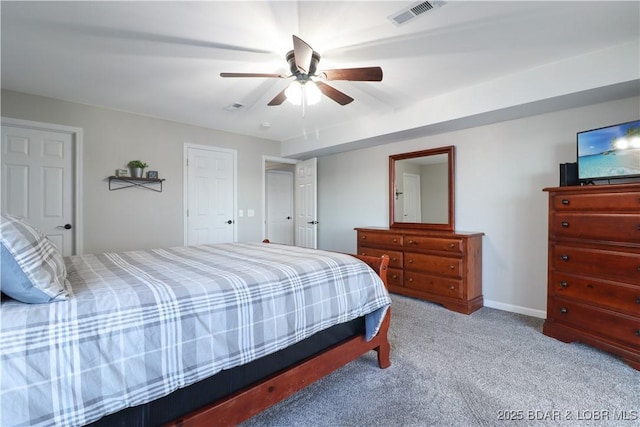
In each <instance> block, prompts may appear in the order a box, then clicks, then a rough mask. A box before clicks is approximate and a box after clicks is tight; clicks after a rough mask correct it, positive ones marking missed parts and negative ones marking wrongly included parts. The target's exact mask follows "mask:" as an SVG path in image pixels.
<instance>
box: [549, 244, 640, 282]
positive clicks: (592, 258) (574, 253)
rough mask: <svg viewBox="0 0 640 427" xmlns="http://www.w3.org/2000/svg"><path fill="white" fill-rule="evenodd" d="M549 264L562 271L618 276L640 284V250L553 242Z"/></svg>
mask: <svg viewBox="0 0 640 427" xmlns="http://www.w3.org/2000/svg"><path fill="white" fill-rule="evenodd" d="M550 256H551V259H550V265H551V267H552V268H554V269H555V270H556V271H558V272H561V273H570V274H571V273H573V274H579V275H581V276H589V277H595V278H603V279H609V280H617V281H621V282H624V283H630V284H634V285H640V254H639V253H633V252H616V251H609V250H600V249H591V248H586V247H579V246H572V245H560V244H556V245H551V247H550Z"/></svg>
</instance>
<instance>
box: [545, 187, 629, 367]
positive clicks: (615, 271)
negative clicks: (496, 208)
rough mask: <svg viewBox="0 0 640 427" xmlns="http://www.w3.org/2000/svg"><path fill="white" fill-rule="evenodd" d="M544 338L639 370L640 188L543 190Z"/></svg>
mask: <svg viewBox="0 0 640 427" xmlns="http://www.w3.org/2000/svg"><path fill="white" fill-rule="evenodd" d="M544 191H548V192H549V264H548V267H549V269H548V270H549V271H548V293H547V320H546V322H545V324H544V334H545V335H548V336H551V337H554V338H557V339H559V340H561V341H564V342H571V341H580V342H583V343H586V344H589V345H592V346H594V347H598V348H600V349H602V350H606V351H609V352H612V353H615V354H617V355H619V356H622V358H623V359H624V360H625V361H626V362H627V363H629V364H630V365H631V366H633V367H634V368H635V369H638V370H640V184H617V185H591V186H581V187H580V186H576V187H559V188H545V189H544Z"/></svg>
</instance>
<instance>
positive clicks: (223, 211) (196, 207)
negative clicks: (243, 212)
mask: <svg viewBox="0 0 640 427" xmlns="http://www.w3.org/2000/svg"><path fill="white" fill-rule="evenodd" d="M186 157H187V158H186V169H187V173H186V191H185V195H186V198H187V200H186V206H187V212H186V227H185V228H186V239H185V240H186V242H185V244H186V245H202V244H212V243H228V242H233V241H234V240H235V235H236V229H235V228H236V225H235V215H234V214H235V200H236V197H235V178H236V172H235V168H236V152H235V151H231V150H221V149H214V148H208V147H205V148H197V147H194V146H188V147H186Z"/></svg>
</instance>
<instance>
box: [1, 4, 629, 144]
mask: <svg viewBox="0 0 640 427" xmlns="http://www.w3.org/2000/svg"><path fill="white" fill-rule="evenodd" d="M411 4H414V2H405V1H387V2H378V1H337V2H328V1H318V2H315V1H255V2H249V1H232V2H221V1H212V2H183V1H180V2H168V1H161V2H148V1H147V2H111V1H103V2H97V1H92V2H8V1H2V3H1V15H2V27H1V30H2V88H4V89H10V90H15V91H20V92H26V93H32V94H36V95H43V96H48V97H53V98H58V99H63V100H69V101H74V102H79V103H85V104H91V105H97V106H104V107H108V108H113V109H118V110H123V111H128V112H134V113H140V114H145V115H149V116H154V117H159V118H164V119H169V120H175V121H178V122H183V123H189V124H195V125H199V126H205V127H208V128H214V129H221V130H225V131H230V132H234V133H239V134H245V135H252V136H257V137H262V138H268V139H273V140H277V141H285V142H286V141H295V140H296V139H300V138H302V137H306V135H309V134H314V135H316V138H318V139H321V137H319V136H318V135H324V134H326V135H331V132H330V131H329V130H330V129H340V128H346V127H348V126H350V125H351V124H353V125H354V126H356V127H357V123H359V120H360V119H361V118H362V117H367V118H368V120H369V121H370V122H371V121H375V120H376V119H377V118H379V119H380V121H381V122H382V121H383V119H385V118H388V117H389V116H392V115H394V114H398V112H399V111H410V110H411V108H412V107H415V108H417V107H418V106H420V105H424V103H425V102H428V100H430V99H440V100H441V101H440V102H442V99H444V98H443V97H446V96H447V94H450V93H452V92H456V91H460V90H464V89H465V88H469V87H473V86H477V85H481V84H483V83H484V82H489V81H494V80H496V79H499V78H501V77H503V76H509V75H517V74H518V73H522V72H523V71H525V70H536V69H539V68H540V67H543V66H545V65H547V64H552V63H555V62H558V61H565V60H567V58H573V57H579V56H583V55H586V54H589V53H590V52H599V51H602V50H605V49H607V48H610V47H612V46H617V45H623V44H628V43H639V39H640V23H639V22H640V12H639V11H640V9H639V3H638V2H637V1H626V2H608V1H588V2H576V1H567V2H557V1H556V2H539V1H534V2H524V1H502V2H482V1H468V2H462V1H453V2H448V3H446V4H445V5H444V6H442V7H441V8H438V9H434V10H432V11H429V12H427V13H424V14H423V15H421V16H419V17H418V18H417V19H415V20H414V21H412V22H410V23H407V24H406V25H403V26H400V27H397V26H395V25H394V24H392V23H391V21H390V20H389V19H388V18H387V17H388V16H389V15H391V14H393V13H395V12H397V11H400V10H401V9H403V8H404V7H406V6H407V5H411ZM292 34H295V35H297V36H299V37H301V38H302V39H304V40H305V41H306V42H307V43H309V44H310V45H311V46H312V47H313V48H314V50H316V51H317V52H318V53H320V55H321V57H322V59H321V60H320V63H319V69H329V68H348V67H367V66H377V65H379V66H381V67H382V69H383V72H384V78H383V81H382V82H343V81H339V82H331V84H332V85H333V86H334V87H336V88H338V89H340V90H342V91H344V92H345V93H347V94H348V95H350V96H352V97H353V98H355V101H354V102H353V103H351V104H349V105H346V106H340V105H338V104H337V103H335V102H333V101H331V100H330V99H328V98H326V97H324V98H323V99H322V101H321V102H320V104H318V105H315V106H310V107H307V108H306V111H305V115H304V117H303V115H302V109H301V107H299V106H298V107H296V106H293V105H290V104H289V103H286V102H285V103H284V104H283V105H281V106H277V107H268V106H267V103H268V102H269V101H270V100H271V99H272V98H273V97H274V96H275V95H276V94H277V93H278V92H279V91H280V90H282V89H283V88H284V87H286V85H287V83H288V81H287V80H285V79H261V78H256V79H253V78H243V79H240V78H236V79H231V78H227V79H223V78H221V77H219V73H220V72H261V73H283V74H288V67H287V64H286V62H285V59H284V55H285V53H286V52H287V51H289V50H291V48H292V41H291V35H292ZM625 60H628V59H624V58H621V61H625ZM631 60H635V61H637V57H635V58H631ZM627 65H628V64H627ZM608 66H609V67H617V66H618V64H616V63H612V64H609V65H608ZM638 67H640V65H638ZM639 74H640V72H639ZM233 103H241V104H244V107H243V108H241V109H239V110H237V111H227V110H225V107H227V106H229V105H230V104H233ZM262 124H268V125H267V126H262ZM418 124H419V123H418ZM411 126H414V125H411ZM399 130H402V126H400V128H395V129H390V131H394V132H397V131H399ZM376 132H378V133H384V132H385V131H384V130H382V131H381V130H377V131H376ZM363 135H365V134H363ZM366 136H367V137H370V136H371V135H366ZM354 138H355V139H358V138H360V137H359V136H355V137H354ZM325 144H329V145H330V144H331V142H330V141H328V142H327V141H325Z"/></svg>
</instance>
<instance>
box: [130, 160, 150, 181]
mask: <svg viewBox="0 0 640 427" xmlns="http://www.w3.org/2000/svg"><path fill="white" fill-rule="evenodd" d="M127 166H129V168H130V169H131V176H132V177H134V178H142V172H143V170H144V168H146V167H147V166H149V165H148V164H146V163H145V162H142V161H140V160H131V161H130V162H129V163H127Z"/></svg>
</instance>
